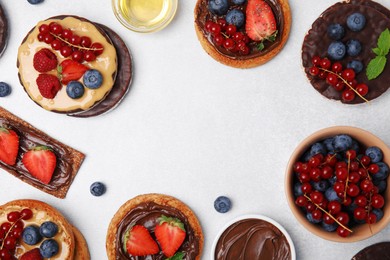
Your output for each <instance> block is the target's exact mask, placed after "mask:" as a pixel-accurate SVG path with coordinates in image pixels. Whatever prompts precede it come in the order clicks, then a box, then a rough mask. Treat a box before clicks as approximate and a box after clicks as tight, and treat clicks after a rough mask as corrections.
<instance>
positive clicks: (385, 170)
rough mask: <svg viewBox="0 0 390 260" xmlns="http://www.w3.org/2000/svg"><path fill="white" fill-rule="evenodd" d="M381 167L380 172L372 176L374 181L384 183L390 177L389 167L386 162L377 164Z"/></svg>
mask: <svg viewBox="0 0 390 260" xmlns="http://www.w3.org/2000/svg"><path fill="white" fill-rule="evenodd" d="M376 164H377V165H378V166H379V171H378V172H377V173H375V174H374V175H372V179H373V180H374V181H382V180H385V179H386V178H387V176H389V166H388V165H387V164H386V163H384V162H377V163H376Z"/></svg>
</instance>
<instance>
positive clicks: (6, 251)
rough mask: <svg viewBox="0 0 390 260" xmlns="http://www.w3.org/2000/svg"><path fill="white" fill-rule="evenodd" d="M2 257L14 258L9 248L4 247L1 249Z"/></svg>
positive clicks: (8, 259) (5, 259)
mask: <svg viewBox="0 0 390 260" xmlns="http://www.w3.org/2000/svg"><path fill="white" fill-rule="evenodd" d="M0 259H2V260H11V259H13V258H12V255H11V253H10V252H9V251H8V250H7V249H5V248H3V249H0Z"/></svg>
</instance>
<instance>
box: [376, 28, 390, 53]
mask: <svg viewBox="0 0 390 260" xmlns="http://www.w3.org/2000/svg"><path fill="white" fill-rule="evenodd" d="M378 48H379V49H381V50H382V52H383V54H382V55H383V56H385V55H387V54H388V53H389V50H390V31H389V29H386V30H384V31H383V32H382V33H381V35H380V36H379V38H378ZM375 54H376V53H375ZM377 55H378V54H377Z"/></svg>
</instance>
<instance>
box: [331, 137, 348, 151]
mask: <svg viewBox="0 0 390 260" xmlns="http://www.w3.org/2000/svg"><path fill="white" fill-rule="evenodd" d="M333 147H334V149H335V150H336V151H346V150H348V149H349V148H351V147H352V138H351V137H350V136H349V135H346V134H341V135H336V136H335V137H334V139H333Z"/></svg>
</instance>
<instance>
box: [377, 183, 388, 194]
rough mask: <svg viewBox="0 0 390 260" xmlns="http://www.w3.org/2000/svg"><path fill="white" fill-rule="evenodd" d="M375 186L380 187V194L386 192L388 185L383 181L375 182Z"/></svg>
mask: <svg viewBox="0 0 390 260" xmlns="http://www.w3.org/2000/svg"><path fill="white" fill-rule="evenodd" d="M374 185H375V186H377V187H378V193H382V192H384V191H385V190H386V187H387V183H386V181H385V180H381V181H375V180H374Z"/></svg>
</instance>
